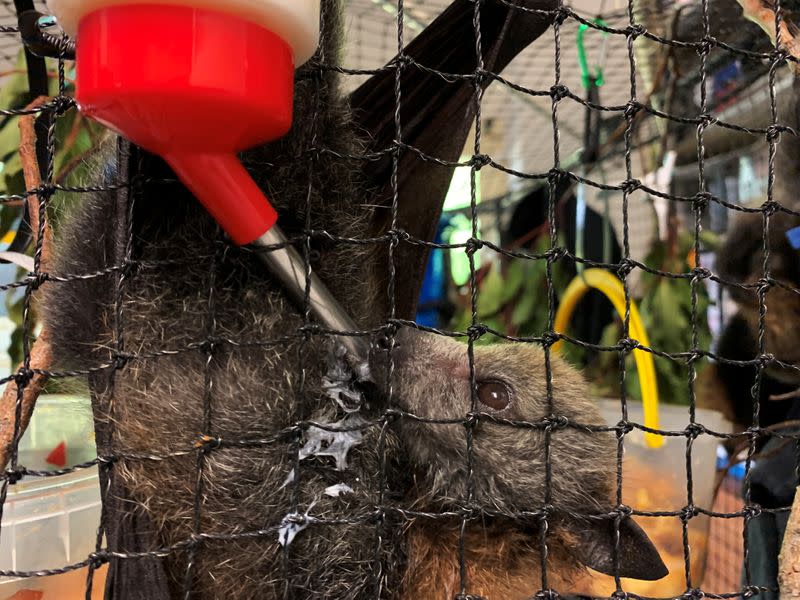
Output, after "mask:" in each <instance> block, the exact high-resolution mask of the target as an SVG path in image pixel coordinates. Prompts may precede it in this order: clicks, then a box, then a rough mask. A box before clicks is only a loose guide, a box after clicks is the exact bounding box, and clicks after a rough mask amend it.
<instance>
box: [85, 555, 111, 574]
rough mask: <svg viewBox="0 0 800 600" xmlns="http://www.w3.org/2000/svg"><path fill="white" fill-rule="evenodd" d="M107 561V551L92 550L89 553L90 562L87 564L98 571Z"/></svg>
mask: <svg viewBox="0 0 800 600" xmlns="http://www.w3.org/2000/svg"><path fill="white" fill-rule="evenodd" d="M107 562H108V556H106V553H105V552H92V553H91V554H90V555H89V564H88V565H87V566H88V567H89V568H90V569H92V570H93V571H96V570H97V569H99V568H101V567H102V566H103V565H104V564H106V563H107Z"/></svg>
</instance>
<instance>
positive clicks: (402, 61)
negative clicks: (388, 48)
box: [391, 52, 414, 69]
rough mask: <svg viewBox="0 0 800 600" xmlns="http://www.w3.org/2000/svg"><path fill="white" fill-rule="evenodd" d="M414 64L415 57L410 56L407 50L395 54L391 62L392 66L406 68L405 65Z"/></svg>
mask: <svg viewBox="0 0 800 600" xmlns="http://www.w3.org/2000/svg"><path fill="white" fill-rule="evenodd" d="M413 64H414V61H413V59H412V58H411V57H410V56H408V55H407V54H406V53H405V52H401V53H400V54H398V55H397V56H395V58H394V60H393V61H392V62H391V66H392V67H395V68H398V69H404V68H405V67H408V66H410V65H413Z"/></svg>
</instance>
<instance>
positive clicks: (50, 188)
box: [26, 183, 56, 199]
mask: <svg viewBox="0 0 800 600" xmlns="http://www.w3.org/2000/svg"><path fill="white" fill-rule="evenodd" d="M55 192H56V186H54V185H52V184H47V183H42V184H41V185H38V186H36V187H35V188H32V189H30V190H28V191H27V193H26V195H27V196H36V197H37V198H39V199H42V198H44V199H47V198H50V197H51V196H52V195H53V194H55Z"/></svg>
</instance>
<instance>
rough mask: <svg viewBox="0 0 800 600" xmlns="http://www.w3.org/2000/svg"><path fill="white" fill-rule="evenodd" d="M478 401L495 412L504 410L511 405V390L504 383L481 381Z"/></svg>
mask: <svg viewBox="0 0 800 600" xmlns="http://www.w3.org/2000/svg"><path fill="white" fill-rule="evenodd" d="M478 400H480V401H481V404H483V405H484V406H488V407H489V408H491V409H493V410H504V409H505V408H507V407H508V405H509V404H510V403H511V390H510V389H508V386H507V385H506V384H505V383H503V382H502V381H480V382H478Z"/></svg>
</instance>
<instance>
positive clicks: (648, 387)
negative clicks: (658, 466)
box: [553, 269, 664, 448]
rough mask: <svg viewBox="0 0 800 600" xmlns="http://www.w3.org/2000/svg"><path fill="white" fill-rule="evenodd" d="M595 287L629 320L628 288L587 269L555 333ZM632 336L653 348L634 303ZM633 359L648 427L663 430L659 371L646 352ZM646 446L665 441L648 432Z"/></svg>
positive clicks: (570, 290)
mask: <svg viewBox="0 0 800 600" xmlns="http://www.w3.org/2000/svg"><path fill="white" fill-rule="evenodd" d="M591 288H594V289H596V290H599V291H601V292H603V294H605V295H606V297H607V298H608V299H609V300H610V301H611V303H612V304H613V305H614V308H615V309H616V311H617V313H618V314H619V316H620V318H621V319H624V318H625V288H624V287H623V286H622V282H621V281H620V280H619V279H617V278H616V277H614V276H613V275H612V274H611V273H609V272H608V271H605V270H603V269H587V270H585V271H584V272H583V274H582V275H579V276H578V277H576V278H575V279H573V280H572V282H571V283H570V284H569V286H568V287H567V291H566V292H565V293H564V297H563V298H562V299H561V304H560V306H559V308H558V312H557V313H556V321H555V330H556V331H557V332H559V333H564V332H565V331H566V330H567V325H568V324H569V320H570V318H571V317H572V313H573V311H574V310H575V307H576V306H577V305H578V302H579V301H580V299H581V298H583V296H584V295H585V294H586V292H588V291H589V289H591ZM629 329H630V336H631V338H633V339H635V340H638V341H639V342H641V343H642V344H643V345H645V346H647V347H649V346H650V341H649V340H648V339H647V333H646V332H645V330H644V325H643V324H642V319H641V317H640V316H639V310H638V309H637V308H636V304H635V303H634V302H633V300H631V316H630V325H629ZM561 344H563V341H562V340H559V341H558V342H556V343H555V344H554V345H553V349H555V350H558V349H559V348H560V347H561ZM633 357H634V359H635V360H636V370H637V371H638V372H639V387H640V389H641V392H642V405H643V408H644V425H645V427H650V428H651V429H659V421H658V384H657V383H656V369H655V365H654V363H653V355H652V354H651V353H650V352H647V351H645V350H638V349H637V350H634V351H633ZM644 437H645V443H646V444H647V445H648V446H649V447H651V448H659V447H661V446H662V445H663V444H664V438H663V437H662V436H660V435H658V434H655V433H645V434H644Z"/></svg>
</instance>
